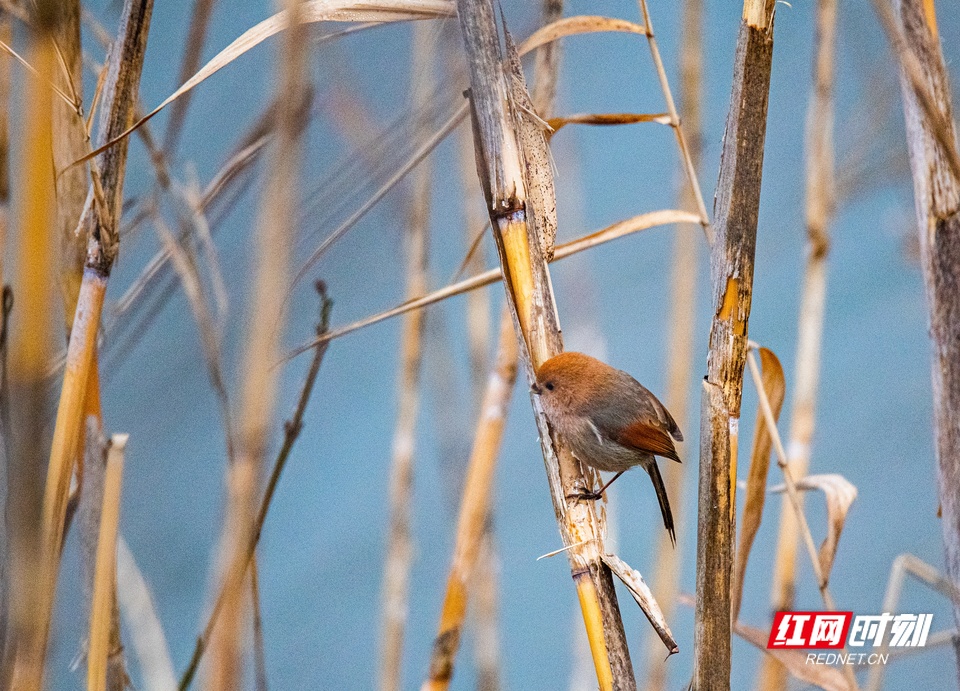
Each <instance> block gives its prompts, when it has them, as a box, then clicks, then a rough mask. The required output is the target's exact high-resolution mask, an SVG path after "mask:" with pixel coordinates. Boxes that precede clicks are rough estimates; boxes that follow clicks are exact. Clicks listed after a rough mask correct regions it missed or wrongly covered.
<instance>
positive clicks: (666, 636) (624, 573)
mask: <svg viewBox="0 0 960 691" xmlns="http://www.w3.org/2000/svg"><path fill="white" fill-rule="evenodd" d="M601 558H602V559H603V563H604V564H606V565H607V566H609V567H610V570H611V571H613V572H614V573H615V574H616V575H617V578H619V579H620V580H621V582H623V584H624V585H625V586H627V590H629V591H630V594H631V595H632V596H633V599H634V600H636V601H637V604H638V605H640V609H642V610H643V613H644V614H645V615H646V617H647V619H648V620H649V621H650V625H651V626H653V629H654V631H656V632H657V635H658V636H660V640H661V641H663V644H664V645H665V646H666V647H667V651H668V652H669V654H670V655H674V654H675V653H679V652H680V647H679V646H678V645H677V641H676V639H674V637H673V633H671V632H670V627H669V626H667V621H666V619H664V617H663V612H662V611H661V610H660V605H659V604H658V603H657V600H656V598H654V597H653V593H652V592H650V588H649V587H647V584H646V583H645V582H644V580H643V576H641V575H640V572H639V571H637V570H636V569H634V568H633V567H631V566H630V565H629V564H627V563H626V562H625V561H623V560H622V559H621V558H620V557H618V556H617V555H615V554H604V555H602V557H601Z"/></svg>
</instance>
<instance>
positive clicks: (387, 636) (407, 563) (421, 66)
mask: <svg viewBox="0 0 960 691" xmlns="http://www.w3.org/2000/svg"><path fill="white" fill-rule="evenodd" d="M411 30H412V33H413V40H412V44H413V55H412V57H411V61H410V76H411V87H410V89H411V97H412V100H413V103H414V107H415V108H418V107H425V106H426V105H427V101H428V99H429V98H430V96H431V94H432V93H433V89H434V81H435V80H434V77H433V69H434V68H433V61H434V53H435V51H434V49H433V45H432V43H433V42H432V41H431V38H430V34H431V33H432V32H433V31H434V30H435V29H434V26H433V25H432V24H430V23H425V22H416V23H415V24H413V26H412V28H411ZM418 110H419V108H418ZM417 129H418V131H416V132H415V133H414V135H413V136H415V137H423V136H429V134H430V133H429V132H428V131H424V130H425V129H426V128H425V125H424V124H423V122H422V121H421V122H420V123H419V127H418V128H417ZM432 175H433V168H432V166H431V165H430V164H429V161H427V160H425V161H423V162H421V163H420V165H419V166H418V167H417V169H416V170H415V171H413V174H412V177H411V179H410V195H409V197H408V202H407V228H406V231H407V232H406V234H405V237H404V245H405V249H406V275H407V287H406V295H407V299H408V300H415V299H416V298H418V297H421V296H423V295H424V294H425V293H426V292H427V287H428V286H427V265H428V256H429V255H428V246H429V242H428V240H429V233H430V208H431V207H430V187H431V178H432ZM425 316H426V315H425V312H423V311H422V310H419V311H416V312H410V313H409V314H407V315H406V316H405V317H404V320H403V325H402V326H401V336H400V366H399V372H398V376H397V423H396V429H395V431H394V436H393V453H392V458H391V461H390V490H389V492H390V493H389V497H390V517H389V522H388V523H387V525H388V526H389V532H388V537H387V557H386V563H385V565H384V571H383V586H382V588H383V591H382V594H381V597H382V598H383V610H382V611H383V622H382V626H383V631H382V637H383V638H382V640H381V657H380V689H381V691H399V689H400V688H401V687H402V684H403V644H404V638H405V634H406V625H407V613H408V610H409V599H410V572H411V569H412V565H413V535H412V531H411V522H412V512H413V506H414V495H413V470H414V460H415V458H416V456H415V454H416V431H417V419H418V417H419V409H420V386H421V376H420V375H421V364H422V362H423V334H424V317H425Z"/></svg>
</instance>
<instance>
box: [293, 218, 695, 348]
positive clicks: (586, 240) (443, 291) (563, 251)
mask: <svg viewBox="0 0 960 691" xmlns="http://www.w3.org/2000/svg"><path fill="white" fill-rule="evenodd" d="M699 220H700V217H699V216H697V215H696V214H693V213H690V212H689V211H678V210H676V209H661V210H659V211H651V212H649V213H645V214H640V215H638V216H633V217H632V218H628V219H625V220H623V221H619V222H618V223H614V224H613V225H611V226H607V227H606V228H604V229H602V230H598V231H596V232H595V233H591V234H590V235H586V236H584V237H582V238H579V239H577V240H571V241H570V242H565V243H563V244H562V245H559V246H558V247H557V248H556V253H555V254H554V257H553V261H557V260H559V259H565V258H567V257H569V256H570V255H572V254H576V253H578V252H582V251H584V250H588V249H590V248H591V247H596V246H597V245H603V244H605V243H607V242H610V241H611V240H616V239H617V238H620V237H623V236H625V235H630V234H631V233H637V232H639V231H641V230H647V229H649V228H654V227H656V226H663V225H672V224H680V223H694V224H696V223H699ZM501 278H502V274H501V273H500V269H499V268H496V269H489V270H488V271H484V272H483V273H481V274H477V275H476V276H472V277H470V278H467V279H464V280H462V281H460V282H458V283H453V284H451V285H448V286H446V287H444V288H440V289H439V290H435V291H433V292H432V293H429V294H427V295H424V296H423V297H421V298H417V299H416V300H408V301H406V302H404V303H401V304H400V305H397V306H396V307H394V308H392V309H389V310H386V311H384V312H380V313H378V314H374V315H372V316H370V317H364V318H363V319H360V320H358V321H355V322H353V323H352V324H348V325H346V326H341V327H340V328H338V329H334V330H332V331H330V332H329V333H327V334H324V335H323V336H318V337H317V338H314V339H313V340H311V341H309V342H307V343H305V344H303V345H300V346H298V347H297V348H295V349H293V350H292V351H290V352H289V353H287V354H286V355H285V356H284V358H283V359H284V361H286V360H289V359H291V358H293V357H296V356H297V355H300V354H302V353H305V352H307V351H308V350H311V349H312V348H313V347H314V346H316V345H317V343H322V342H325V341H332V340H334V339H336V338H340V337H341V336H346V335H347V334H348V333H351V332H353V331H356V330H358V329H362V328H364V327H367V326H372V325H373V324H377V323H378V322H382V321H384V320H386V319H390V318H392V317H396V316H399V315H401V314H404V313H405V312H409V311H410V310H415V309H421V308H423V307H427V306H428V305H432V304H435V303H437V302H441V301H443V300H446V299H447V298H451V297H453V296H455V295H462V294H463V293H467V292H469V291H471V290H476V289H477V288H482V287H483V286H488V285H490V284H491V283H496V282H497V281H499V280H501Z"/></svg>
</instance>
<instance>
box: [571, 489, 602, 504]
mask: <svg viewBox="0 0 960 691" xmlns="http://www.w3.org/2000/svg"><path fill="white" fill-rule="evenodd" d="M601 497H603V493H602V492H587V491H581V492H571V493H570V494H568V495H567V500H568V501H574V502H576V503H580V502H582V501H597V500H598V499H600V498H601Z"/></svg>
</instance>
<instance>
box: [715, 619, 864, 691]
mask: <svg viewBox="0 0 960 691" xmlns="http://www.w3.org/2000/svg"><path fill="white" fill-rule="evenodd" d="M733 630H734V631H735V632H736V634H737V635H738V636H740V638H742V639H743V640H745V641H747V642H748V643H750V644H751V645H753V646H755V647H756V648H758V649H759V650H761V651H763V652H765V653H766V654H767V655H770V656H771V657H773V658H774V659H776V660H777V661H778V662H780V664H782V665H783V666H784V667H786V668H787V671H788V672H790V674H791V675H793V676H794V677H796V678H797V679H799V680H800V681H803V682H806V683H808V684H813V685H814V686H817V687H819V688H821V689H824V691H849V690H850V685H849V683H847V680H846V679H845V678H844V676H843V673H842V672H841V671H840V670H839V669H837V668H836V667H831V666H830V665H808V664H807V661H806V660H807V653H801V652H798V651H795V650H768V649H767V640H768V638H769V636H768V634H766V633H764V632H763V631H761V630H760V629H758V628H756V627H754V626H747V625H746V624H742V623H739V622H738V623H737V624H736V626H734V627H733Z"/></svg>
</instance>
